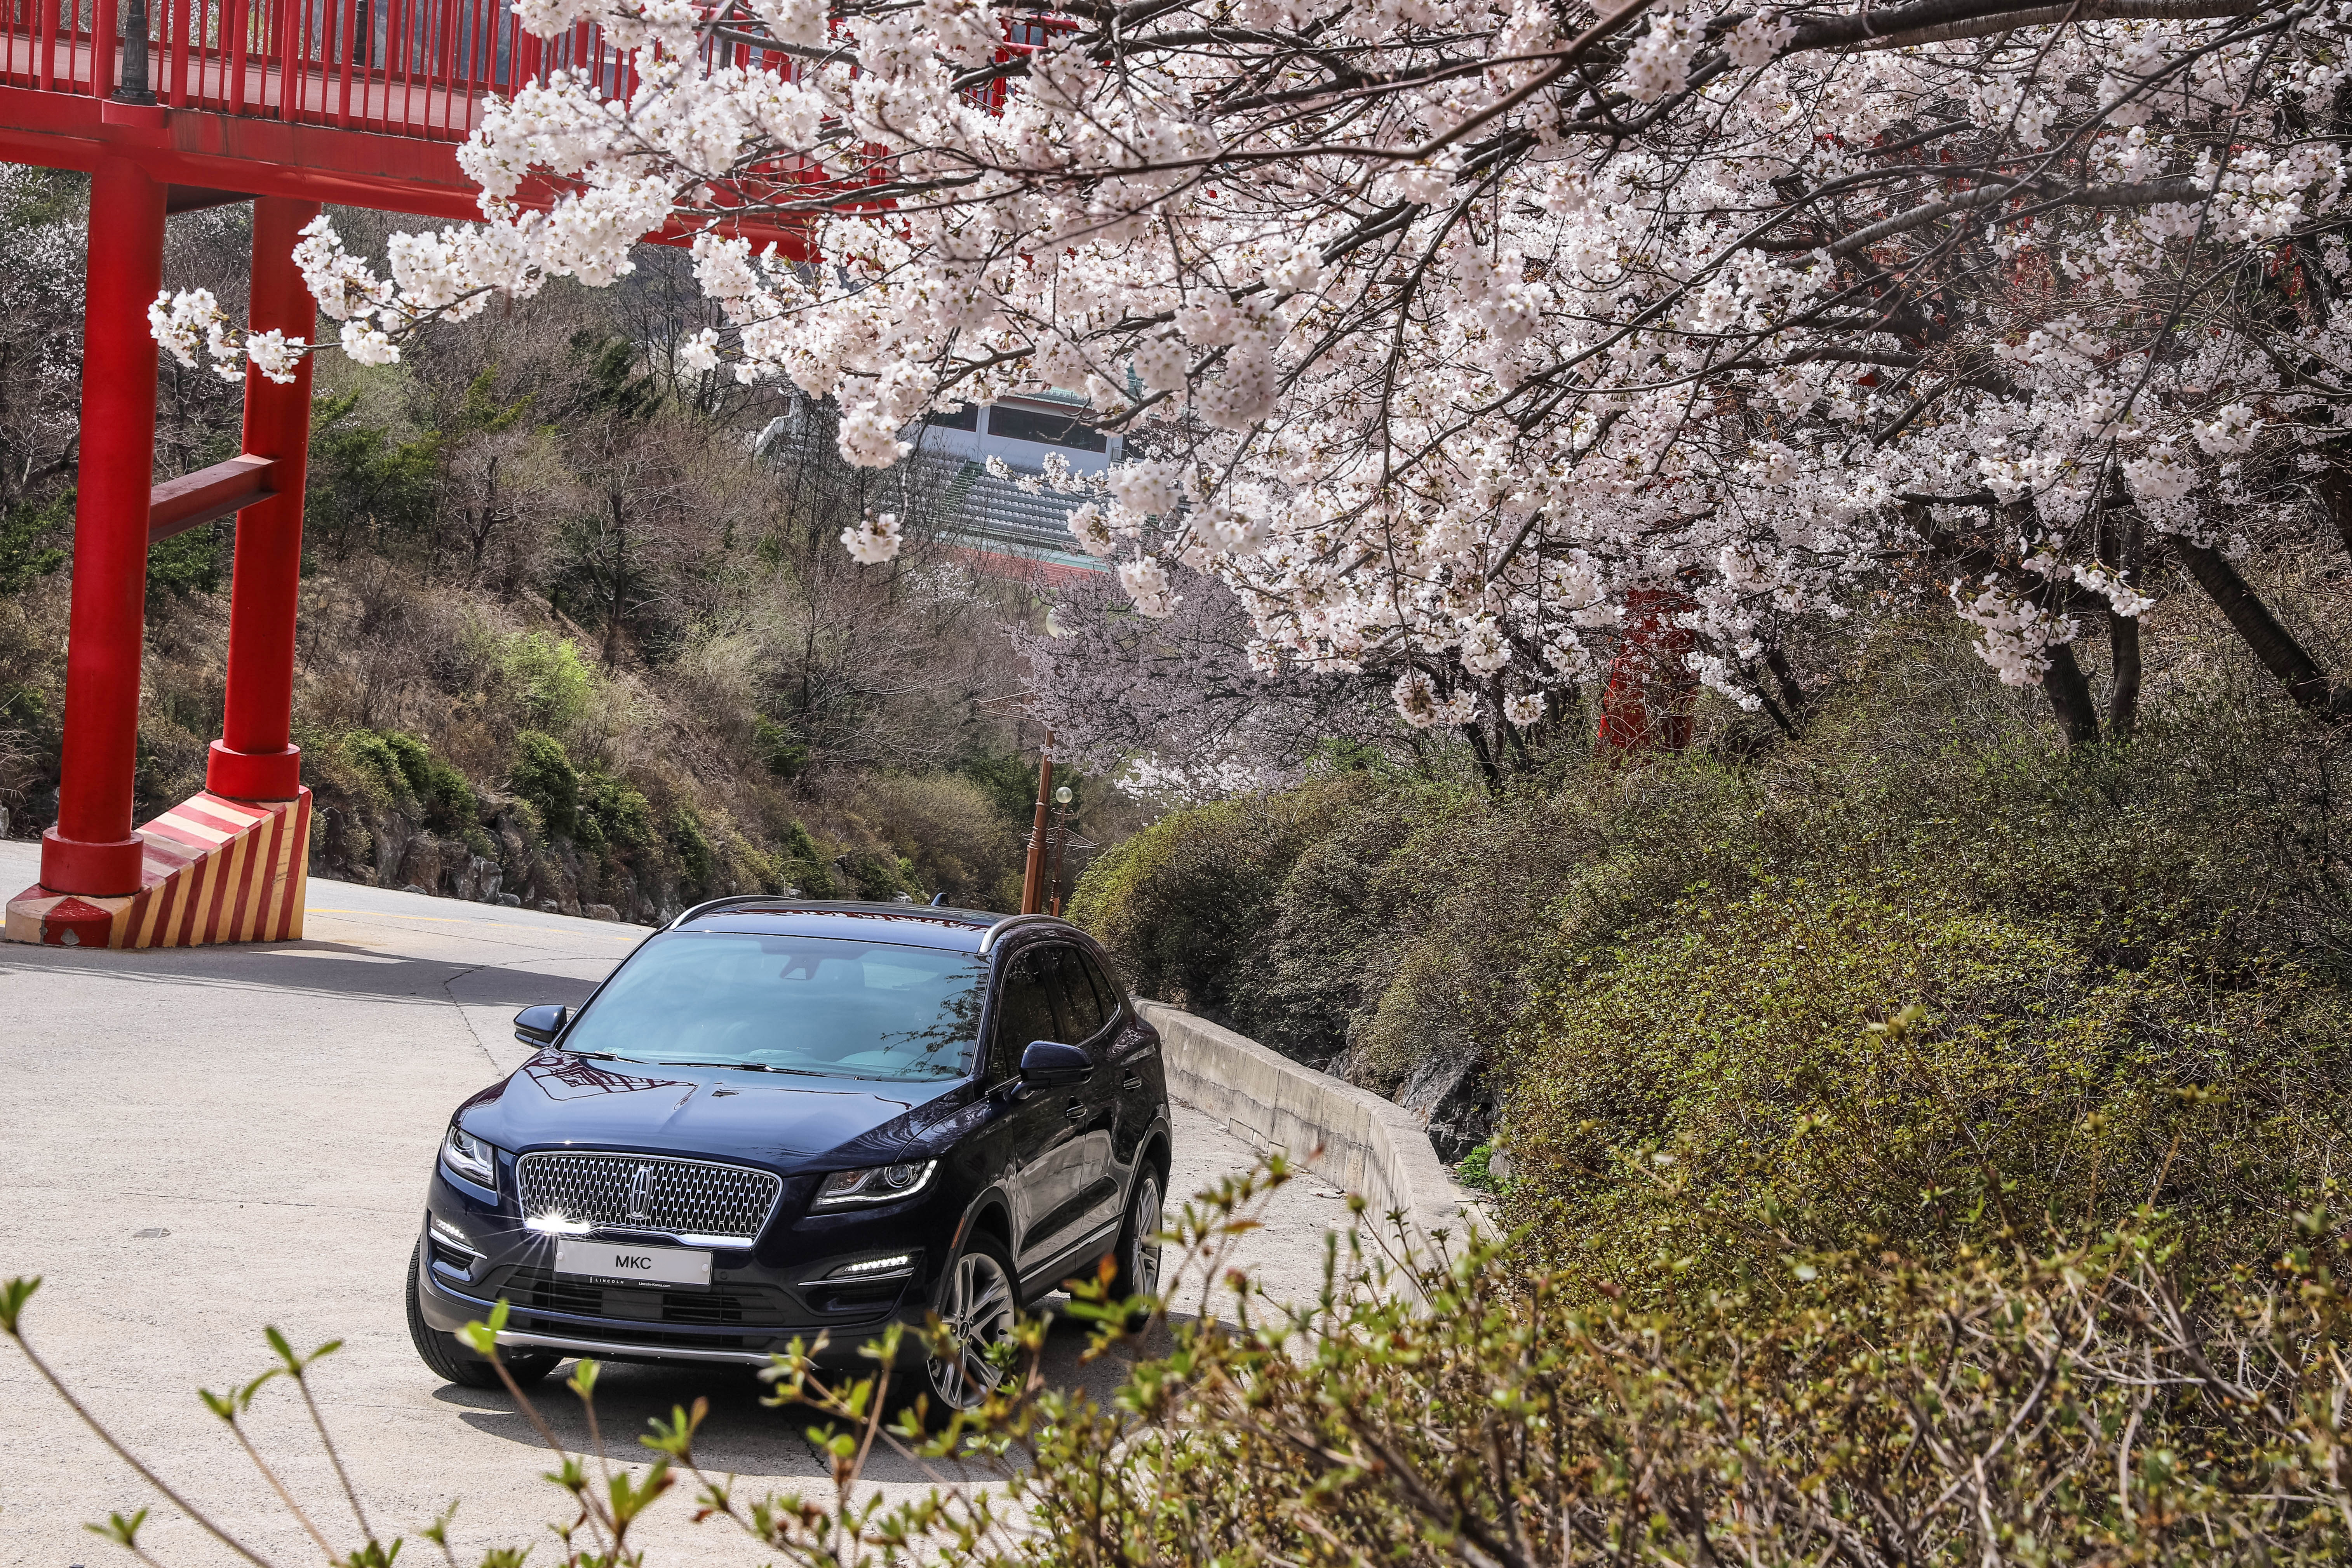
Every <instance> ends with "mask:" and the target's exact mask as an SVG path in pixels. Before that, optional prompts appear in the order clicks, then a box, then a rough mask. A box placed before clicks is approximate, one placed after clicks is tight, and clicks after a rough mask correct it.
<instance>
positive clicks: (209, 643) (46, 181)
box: [0, 171, 1121, 921]
mask: <svg viewBox="0 0 2352 1568" xmlns="http://www.w3.org/2000/svg"><path fill="white" fill-rule="evenodd" d="M85 192H86V185H85V184H83V183H81V182H79V181H78V180H76V179H74V178H73V177H69V176H53V175H47V174H37V173H34V172H29V171H20V172H18V173H17V174H15V175H12V176H9V177H8V178H7V180H6V181H5V183H0V206H5V213H0V255H5V258H6V259H7V260H8V261H9V262H10V263H12V265H13V267H14V272H13V274H12V275H10V276H8V277H6V278H5V279H0V299H5V302H7V303H10V304H12V305H14V306H15V307H16V309H15V311H14V313H13V314H12V315H10V316H9V317H8V319H7V320H6V321H0V338H5V340H6V342H5V343H0V350H5V353H6V354H7V355H9V356H10V357H11V358H12V359H13V362H14V363H37V364H40V365H42V366H44V367H45V374H40V375H36V376H32V377H29V378H28V379H27V380H26V384H25V385H26V394H27V395H21V396H18V397H16V398H14V399H11V400H9V401H7V402H6V403H5V405H0V445H5V447H6V448H7V455H8V458H9V460H8V461H7V462H6V463H5V465H0V810H5V811H6V812H7V813H8V831H9V832H10V833H11V834H12V835H13V836H16V837H26V836H29V835H31V834H35V833H37V832H38V831H39V829H40V828H41V827H42V826H45V825H46V824H47V822H48V821H50V820H52V819H53V817H54V814H55V801H56V789H57V772H56V769H57V762H58V741H59V735H60V729H59V723H60V716H61V714H62V711H63V706H64V701H63V700H64V663H65V661H64V645H65V638H66V619H67V603H68V594H69V589H70V580H69V573H70V564H69V560H68V545H69V543H70V537H69V536H70V525H71V518H72V494H71V489H70V486H71V484H72V479H73V454H74V430H75V420H74V413H75V397H76V382H75V379H74V377H75V375H76V374H78V371H77V367H76V366H75V364H74V363H73V360H72V355H73V354H74V353H76V352H78V344H79V334H78V331H76V328H77V327H78V323H79V311H80V301H79V278H78V275H77V267H78V260H79V257H78V247H77V246H76V245H75V244H73V243H71V242H73V241H76V240H78V237H79V226H80V223H81V216H80V213H81V204H82V203H83V202H84V201H86V199H87V197H86V195H85ZM346 216H347V218H348V220H349V221H352V222H356V223H361V224H367V223H373V222H377V221H380V220H375V219H371V218H367V217H365V216H363V215H362V216H351V215H346ZM247 221H248V220H247V216H246V214H245V212H244V209H242V208H236V207H230V208H223V209H218V210H216V211H213V212H205V213H196V214H190V215H186V216H181V217H175V218H173V220H172V226H171V241H170V245H171V248H170V254H169V258H168V268H167V269H168V273H169V279H170V281H172V282H173V285H174V286H175V287H186V286H190V285H192V284H198V283H201V284H203V285H205V286H206V287H210V288H212V289H215V292H217V293H218V294H219V295H220V296H221V297H222V299H223V300H224V303H225V304H226V306H227V308H229V309H230V310H232V311H233V312H235V311H237V310H241V309H242V301H241V295H242V279H243V277H244V273H245V266H246V261H245V258H246V255H247V250H248V248H249V239H248V230H247ZM686 266H687V261H686V259H685V258H682V257H679V256H677V255H675V254H673V253H671V252H668V251H665V250H661V249H660V248H658V247H644V248H643V252H642V259H641V263H640V270H639V273H638V274H637V275H636V276H635V277H634V278H633V279H630V280H629V281H628V282H627V283H626V284H625V285H623V286H621V287H619V288H616V289H611V290H604V291H596V292H592V291H589V290H584V289H577V288H570V287H562V286H558V287H555V288H552V289H551V290H550V291H549V293H548V295H547V296H546V297H545V298H543V299H541V300H539V301H537V302H536V304H535V305H534V308H533V309H532V310H530V311H527V312H522V313H520V314H514V315H497V314H493V315H492V316H489V317H486V318H484V319H483V320H480V321H475V322H471V323H468V324H467V326H466V327H464V328H463V329H459V330H454V331H450V332H448V333H446V334H442V335H441V336H439V337H436V339H435V340H434V342H432V343H431V344H429V345H426V346H425V347H423V348H421V349H419V350H418V351H417V352H415V353H410V354H409V355H408V356H406V357H405V358H404V361H403V362H402V363H398V364H395V365H390V366H384V367H381V368H376V369H367V368H362V367H358V366H354V365H352V363H350V362H348V361H346V360H343V359H342V358H341V356H329V357H328V358H325V359H323V360H322V361H321V362H320V368H319V386H318V395H317V401H316V405H315V407H314V410H313V416H312V439H311V455H310V488H309V494H308V497H307V500H306V509H307V515H306V519H305V534H304V546H305V549H304V561H303V582H302V597H301V606H300V623H299V648H298V660H299V662H298V668H297V672H296V692H295V713H294V731H295V733H294V739H295V742H297V743H298V744H299V745H300V746H301V747H302V750H303V754H304V779H305V782H306V783H308V784H310V788H311V789H312V790H313V791H314V792H315V796H316V805H317V811H316V815H315V816H314V819H313V822H314V826H313V837H312V841H311V856H312V866H313V868H314V869H315V870H316V871H317V872H318V873H320V874H322V875H326V876H331V877H337V878H344V879H352V880H357V881H362V882H373V883H377V884H381V885H385V886H391V887H416V888H422V889H425V890H426V891H430V892H436V893H443V894H447V895H451V896H456V897H461V898H469V899H504V900H510V901H517V902H522V903H528V904H530V905H533V906H538V907H544V908H552V909H557V910H563V911H565V912H567V913H576V912H583V911H585V912H591V913H597V914H605V915H617V916H619V917H621V918H625V919H629V920H638V921H644V920H650V919H653V918H654V917H655V916H656V915H657V914H660V913H662V912H664V911H667V910H676V909H677V908H679V907H680V906H682V905H683V904H685V903H688V902H690V901H691V900H695V899H698V898H701V897H706V896H711V895H716V894H719V893H726V892H739V891H744V892H748V891H771V892H773V891H782V890H783V889H798V890H799V891H801V892H803V893H805V894H807V895H809V896H813V897H836V896H837V897H846V898H866V899H883V900H889V899H897V898H908V899H913V900H918V901H920V900H929V898H931V897H932V896H933V895H935V894H936V895H942V896H944V897H945V899H946V900H948V901H950V902H953V903H961V904H968V905H974V906H978V907H982V908H988V907H996V908H1012V907H1013V904H1014V901H1015V900H1017V899H1018V897H1019V878H1020V870H1021V858H1022V845H1023V835H1024V832H1025V830H1026V828H1027V826H1028V821H1029V801H1030V797H1031V795H1032V794H1033V793H1034V784H1035V773H1034V746H1035V745H1036V743H1037V741H1038V739H1039V737H1038V734H1037V732H1036V731H1034V728H1032V729H1030V730H1028V731H1026V732H1025V733H1024V731H1021V730H1019V729H1017V728H1016V724H1015V721H1016V720H1017V719H1018V717H1019V714H1020V711H1021V710H1020V707H1019V694H1020V691H1021V688H1022V682H1023V674H1022V665H1021V662H1020V659H1019V658H1018V655H1017V654H1016V652H1015V650H1014V648H1013V644H1012V642H1011V640H1010V637H1009V633H1010V631H1011V629H1012V628H1014V627H1017V626H1024V625H1026V624H1027V623H1028V622H1029V621H1030V620H1031V619H1032V618H1033V617H1034V616H1035V615H1036V614H1038V613H1039V605H1038V601H1037V598H1036V595H1035V594H1034V590H1033V589H1032V588H1031V587H1030V586H1029V585H1027V584H1020V583H1015V582H1006V581H1003V580H1000V579H991V578H986V577H979V576H975V575H974V574H972V573H971V571H969V570H967V569H966V567H965V566H964V565H962V564H961V563H959V560H958V559H957V557H956V556H955V555H954V553H953V552H951V551H950V549H948V548H947V547H946V546H944V545H942V544H941V543H940V542H939V540H938V538H937V536H936V531H935V530H934V529H933V528H932V527H931V526H930V520H931V518H932V513H933V503H934V501H935V499H936V498H934V497H931V496H929V495H926V494H924V493H922V492H921V491H920V490H919V489H915V488H913V487H911V486H910V485H909V483H908V478H907V476H906V475H904V474H900V473H895V472H894V473H892V474H887V475H876V474H872V473H867V472H863V471H856V470H851V469H848V468H845V466H844V465H843V464H842V463H841V461H840V459H839V458H838V457H837V455H836V454H835V452H834V450H833V442H832V439H831V426H830V419H831V418H832V415H831V413H830V411H829V410H827V409H826V408H824V407H821V406H816V405H807V404H804V403H802V402H799V401H796V400H793V399H789V398H787V397H785V396H783V395H781V394H774V393H770V392H764V391H763V392H761V393H758V394H754V393H751V392H749V391H746V390H745V389H742V388H740V387H738V386H736V385H735V384H733V383H732V382H731V381H730V380H727V379H725V378H722V377H719V376H716V375H701V374H693V373H690V372H686V371H683V370H681V369H680V368H679V367H678V365H677V363H676V362H675V360H674V358H673V351H674V348H675V345H676V344H677V342H678V340H679V339H680V338H681V337H682V336H684V335H685V334H687V333H688V332H690V331H693V330H695V329H696V328H697V327H698V326H699V325H700V324H701V315H700V314H699V312H700V310H702V309H704V307H701V306H699V305H698V304H696V303H694V302H692V301H691V300H690V299H689V297H688V296H689V295H690V293H691V290H690V289H686V288H682V287H681V283H682V269H683V268H685V267H686ZM239 406H240V405H239V398H238V389H237V388H236V386H233V385H229V384H225V383H223V382H221V381H220V380H219V379H218V378H217V377H214V376H212V375H209V374H203V373H199V372H191V371H187V370H184V369H183V368H182V367H180V366H178V365H176V364H173V363H171V361H170V360H169V359H168V358H167V359H166V360H165V362H164V377H163V393H162V398H161V429H160V436H159V442H158V446H159V451H158V459H157V471H158V473H159V474H170V473H174V472H182V471H185V470H187V469H190V468H196V467H200V466H202V465H204V464H205V463H209V462H214V461H217V460H219V459H220V458H224V457H226V456H227V455H229V454H230V453H232V452H234V451H235V450H236V442H237V437H238V419H239ZM763 437H764V439H763ZM873 508H887V509H891V510H898V511H900V512H901V513H902V514H903V515H904V516H906V517H907V519H908V546H907V548H906V550H905V551H904V552H903V553H902V554H901V556H900V558H899V559H898V560H897V561H895V562H892V563H889V564H888V565H887V566H882V567H863V566H859V565H858V564H856V563H854V562H853V561H851V560H850V559H849V557H848V556H847V555H846V553H845V552H844V551H843V550H842V548H841V546H840V544H839V543H838V542H837V536H838V535H839V533H840V531H841V530H842V529H843V528H844V527H845V526H847V525H848V524H849V523H850V522H852V521H855V520H856V519H857V518H859V517H861V516H863V515H864V513H865V512H866V510H869V509H873ZM232 535H233V529H232V526H231V525H230V524H228V523H220V524H215V525H214V526H212V527H209V528H205V529H199V530H195V531H191V532H188V533H184V534H182V535H179V536H178V537H176V538H173V539H171V540H167V541H165V542H163V543H161V544H159V545H157V546H156V547H155V549H154V550H153V551H152V553H151V556H150V563H149V574H148V595H147V612H148V642H147V659H146V681H147V684H146V691H145V694H144V700H143V702H142V712H141V719H140V732H139V736H140V745H139V775H138V805H139V810H140V813H141V819H142V820H144V818H145V817H146V816H149V815H152V814H153V813H155V812H158V811H161V810H163V809H164V808H165V807H167V806H169V805H173V804H174V803H175V802H177V801H179V800H181V799H184V798H185V797H186V796H187V795H190V794H191V793H193V792H194V790H196V789H198V788H200V787H201V786H202V784H203V781H204V767H205V745H206V743H207V742H209V741H210V740H211V739H212V738H213V737H215V736H216V735H218V734H219V732H220V730H219V725H220V717H221V705H222V700H223V692H224V678H225V666H226V636H227V616H228V597H229V588H230V576H231V572H230V550H231V542H232ZM1024 749H1026V750H1027V751H1028V752H1029V753H1030V754H1029V755H1028V756H1026V757H1024V755H1023V752H1024ZM1081 782H1082V781H1081ZM1088 793H1089V795H1095V796H1099V795H1100V794H1101V792H1098V791H1097V792H1088ZM1104 808H1105V807H1104V804H1103V803H1101V802H1100V801H1099V800H1098V799H1097V800H1091V801H1088V802H1085V803H1082V805H1081V807H1080V812H1079V818H1080V822H1081V825H1082V831H1087V833H1088V836H1090V837H1095V838H1097V839H1107V838H1109V837H1116V836H1117V834H1118V832H1119V831H1120V830H1121V829H1120V819H1118V817H1117V816H1110V817H1104V816H1099V815H1098V814H1099V813H1100V812H1101V811H1102V810H1103V809H1104ZM1114 809H1115V808H1114Z"/></svg>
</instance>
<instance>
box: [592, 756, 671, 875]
mask: <svg viewBox="0 0 2352 1568" xmlns="http://www.w3.org/2000/svg"><path fill="white" fill-rule="evenodd" d="M580 821H581V825H582V829H583V831H582V835H581V836H582V837H583V839H584V838H587V837H589V836H590V835H591V834H592V833H593V836H594V838H595V840H596V841H597V842H598V843H599V844H601V845H603V846H604V847H608V848H611V849H614V850H617V851H620V852H622V853H624V854H627V855H630V856H643V855H645V854H647V853H649V852H650V851H652V850H653V849H654V847H656V845H657V844H658V843H659V842H660V837H659V836H658V835H657V834H656V833H655V831H654V808H653V804H652V803H651V802H650V801H648V800H646V797H645V793H644V792H643V791H642V790H639V789H638V788H637V787H636V786H635V785H634V784H626V783H624V782H623V781H622V780H620V779H616V778H614V776H613V775H612V774H610V773H604V772H601V771H597V772H591V773H586V774H584V775H583V776H582V778H581V781H580Z"/></svg>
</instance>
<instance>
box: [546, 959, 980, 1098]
mask: <svg viewBox="0 0 2352 1568" xmlns="http://www.w3.org/2000/svg"><path fill="white" fill-rule="evenodd" d="M987 977H988V965H987V964H986V963H984V962H982V961H981V960H979V959H977V958H974V957H973V956H972V955H971V953H968V952H948V951H943V950H941V949H939V948H929V947H899V946H897V945H895V944H892V943H887V942H841V941H836V940H832V939H828V938H824V937H808V936H762V935H759V934H756V933H751V932H740V931H666V932H664V933H663V934H662V935H660V936H656V937H655V938H654V939H653V940H652V941H650V942H646V945H645V946H644V947H642V948H640V949H638V950H637V952H636V955H635V957H633V958H631V959H630V960H629V961H628V963H625V964H623V965H622V966H621V969H620V972H619V973H616V974H614V976H613V978H612V979H611V980H610V981H608V982H606V984H605V985H604V989H603V990H601V991H599V992H597V993H596V995H595V999H594V1000H593V1001H592V1002H590V1003H589V1004H588V1006H587V1008H586V1010H585V1011H584V1012H583V1013H582V1014H581V1016H580V1021H579V1022H578V1023H576V1024H574V1025H573V1026H572V1032H571V1033H570V1034H569V1035H567V1036H565V1037H564V1040H563V1048H564V1049H565V1050H568V1051H578V1052H581V1053H583V1054H584V1055H605V1056H612V1057H616V1058H620V1059H621V1060H624V1061H635V1062H650V1063H655V1064H657V1065H660V1066H664V1067H686V1066H698V1067H734V1068H761V1069H765V1070H767V1071H772V1072H793V1073H811V1074H821V1075H823V1076H824V1077H828V1078H863V1079H943V1078H959V1077H961V1076H962V1075H963V1074H965V1073H966V1072H968V1071H970V1070H971V1053H972V1044H973V1042H974V1041H975V1040H976V1039H977V1038H978V1037H979V1034H980V1003H981V996H982V992H983V991H984V989H985V986H984V984H983V982H984V981H985V980H986V979H987Z"/></svg>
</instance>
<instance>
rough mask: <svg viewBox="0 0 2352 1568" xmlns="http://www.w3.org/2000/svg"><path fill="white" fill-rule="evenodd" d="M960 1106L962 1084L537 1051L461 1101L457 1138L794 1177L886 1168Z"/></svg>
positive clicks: (964, 1096) (966, 1094) (517, 1148)
mask: <svg viewBox="0 0 2352 1568" xmlns="http://www.w3.org/2000/svg"><path fill="white" fill-rule="evenodd" d="M970 1097H971V1087H970V1085H969V1084H967V1083H965V1082H964V1081H962V1080H961V1079H945V1080H940V1081H935V1082H930V1083H888V1082H877V1081H874V1080H870V1079H835V1078H799V1077H785V1076H782V1075H777V1074H770V1073H761V1072H742V1071H733V1070H730V1069H728V1068H666V1067H661V1066H657V1065H655V1064H651V1063H640V1062H620V1061H604V1060H591V1059H589V1058H584V1057H577V1056H573V1055H572V1054H570V1053H569V1052H564V1051H543V1052H541V1054H540V1055H538V1056H536V1057H534V1058H531V1059H530V1061H527V1062H525V1063H524V1064H523V1065H522V1066H521V1067H520V1068H517V1069H516V1070H515V1072H514V1074H513V1076H512V1077H510V1078H509V1079H506V1081H505V1082H503V1083H500V1084H499V1085H497V1086H496V1087H494V1088H492V1089H486V1090H484V1091H483V1092H482V1093H481V1094H479V1095H478V1096H476V1097H475V1098H474V1099H473V1100H470V1101H468V1102H467V1105H466V1107H465V1109H464V1110H461V1111H460V1112H459V1113H458V1119H459V1121H461V1123H462V1124H463V1125H464V1127H465V1129H466V1131H468V1132H471V1133H473V1134H474V1135H475V1136H477V1137H479V1138H484V1139H487V1140H488V1141H489V1142H492V1143H496V1144H498V1145H499V1146H500V1147H501V1148H504V1149H508V1150H510V1151H514V1152H523V1151H526V1150H530V1149H545V1148H553V1147H561V1146H563V1145H571V1146H572V1147H589V1148H612V1149H626V1150H629V1151H632V1152H639V1153H666V1154H688V1155H699V1156H704V1157H710V1156H719V1157H724V1158H728V1159H735V1160H748V1161H751V1162H753V1163H757V1164H761V1165H766V1166H769V1167H771V1168H772V1169H775V1170H777V1171H781V1172H782V1173H786V1174H790V1173H793V1172H794V1171H796V1170H799V1169H802V1168H803V1167H814V1166H824V1167H825V1168H838V1167H843V1166H853V1165H857V1164H861V1163H863V1164H887V1163H889V1162H890V1161H892V1160H894V1159H896V1158H898V1157H899V1156H900V1155H902V1154H903V1153H904V1152H906V1151H907V1150H908V1147H909V1145H910V1144H911V1143H912V1142H914V1140H915V1139H916V1138H917V1137H918V1136H919V1133H920V1132H921V1131H922V1129H924V1128H925V1127H927V1126H929V1124H930V1123H931V1122H933V1121H937V1120H938V1119H939V1118H940V1117H941V1116H944V1115H946V1114H948V1113H949V1112H950V1111H951V1110H954V1109H955V1107H956V1106H957V1105H959V1104H961V1102H962V1101H964V1100H968V1099H969V1098H970Z"/></svg>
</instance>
